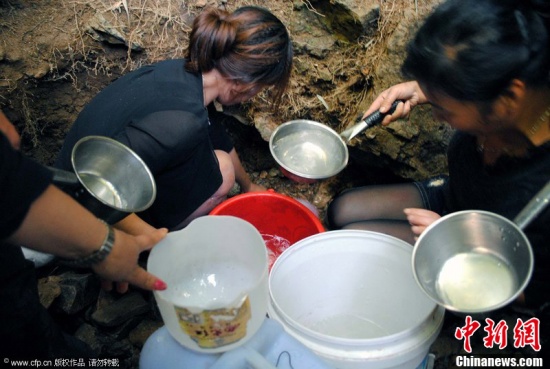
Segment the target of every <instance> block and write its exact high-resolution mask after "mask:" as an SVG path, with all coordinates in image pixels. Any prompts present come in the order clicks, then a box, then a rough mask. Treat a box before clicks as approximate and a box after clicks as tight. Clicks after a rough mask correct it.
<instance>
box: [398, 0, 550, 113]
mask: <svg viewBox="0 0 550 369" xmlns="http://www.w3.org/2000/svg"><path fill="white" fill-rule="evenodd" d="M548 9H549V2H548V0H538V1H536V0H532V1H527V0H523V1H522V0H447V1H446V2H444V3H442V4H441V5H439V6H438V7H437V8H436V9H435V10H434V12H433V13H432V14H431V15H429V16H428V17H427V18H426V21H425V23H424V24H423V25H422V26H421V28H420V30H419V31H418V33H417V35H416V37H415V38H414V40H413V41H412V42H411V43H410V44H409V47H408V55H407V57H406V59H405V62H404V64H403V67H402V71H403V74H404V75H405V76H406V77H408V78H412V79H416V80H417V81H418V82H419V83H421V85H423V86H425V87H427V88H428V89H429V90H434V91H437V92H441V93H444V94H446V95H447V96H449V97H451V98H455V99H457V100H463V101H472V102H474V101H478V102H480V103H483V102H492V101H494V100H495V99H496V98H497V97H498V96H499V95H500V94H502V93H503V92H504V91H505V90H506V88H507V87H508V86H509V84H510V82H511V81H512V79H515V78H517V79H520V80H522V81H524V82H525V83H526V85H528V86H530V87H541V86H546V85H548V84H549V47H548V46H549V45H548V43H549V36H548V29H547V24H548Z"/></svg>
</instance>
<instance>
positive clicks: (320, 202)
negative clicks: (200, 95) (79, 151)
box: [0, 0, 517, 369]
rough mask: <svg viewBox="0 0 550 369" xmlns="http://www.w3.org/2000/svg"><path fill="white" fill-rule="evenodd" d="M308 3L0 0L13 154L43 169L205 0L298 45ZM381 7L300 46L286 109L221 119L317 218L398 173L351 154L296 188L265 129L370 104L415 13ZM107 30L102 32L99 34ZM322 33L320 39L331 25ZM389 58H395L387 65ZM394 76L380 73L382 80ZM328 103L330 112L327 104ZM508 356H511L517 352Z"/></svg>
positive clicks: (348, 116) (167, 46)
mask: <svg viewBox="0 0 550 369" xmlns="http://www.w3.org/2000/svg"><path fill="white" fill-rule="evenodd" d="M436 2H437V1H436V0H433V1H428V0H426V1H420V0H419V1H415V2H414V3H415V5H416V10H417V12H418V9H420V13H419V15H418V16H417V17H416V18H415V19H416V20H418V19H420V18H421V16H422V14H425V12H426V11H427V9H429V8H430V7H431V6H433V4H434V3H436ZM312 3H315V2H314V1H313V2H312ZM312 3H310V2H309V1H294V2H291V1H287V0H251V1H241V0H236V1H227V0H220V1H215V0H197V1H190V2H187V1H174V0H171V1H162V2H161V1H158V0H157V1H147V0H133V1H132V0H127V1H125V0H122V1H117V0H94V1H84V0H0V32H1V41H0V107H1V108H2V110H3V111H4V112H5V113H6V115H7V116H8V117H9V118H10V119H11V120H12V122H14V123H15V124H16V126H17V127H18V129H19V131H20V132H21V134H22V137H23V148H22V150H23V151H24V152H25V153H27V154H28V155H30V156H31V157H33V158H35V159H36V160H37V161H39V162H41V163H43V164H47V165H49V164H51V163H52V162H53V160H54V159H55V157H56V155H57V152H58V151H59V148H60V147H61V144H62V141H63V138H64V136H65V134H66V131H67V130H68V128H69V127H70V125H71V123H72V122H73V121H74V119H75V117H76V115H77V114H78V112H79V111H80V110H81V109H82V108H83V106H84V105H85V104H86V103H87V102H88V101H89V100H90V99H91V98H92V97H93V96H94V95H95V94H96V93H97V92H98V91H100V90H101V89H102V88H103V87H105V86H106V85H108V84H109V83H110V82H111V81H113V80H115V79H116V78H117V77H118V76H120V75H122V74H124V73H125V72H127V71H129V70H133V69H136V68H137V67H139V66H140V65H143V64H148V63H150V62H153V61H156V60H161V59H167V58H176V57H181V56H182V55H183V51H184V50H185V47H186V42H187V40H186V36H187V33H188V32H189V20H190V19H192V17H193V15H194V14H197V12H199V11H200V10H201V9H203V8H204V7H205V6H209V5H212V6H220V7H227V8H228V9H229V10H231V9H233V8H236V7H237V6H239V5H248V4H255V5H261V6H265V7H268V8H270V9H271V10H272V11H274V12H275V13H276V14H277V15H279V16H280V17H281V18H282V19H285V20H288V21H289V22H291V23H292V25H293V26H291V30H294V31H295V33H294V36H295V38H296V39H297V40H298V41H299V40H300V39H301V38H306V39H307V38H310V39H311V35H310V33H308V32H313V31H311V29H308V28H307V27H306V26H308V25H310V26H312V25H313V24H314V21H313V20H312V18H307V17H306V18H299V16H298V15H296V14H302V15H303V14H304V13H305V14H309V15H308V17H309V16H311V14H312V13H313V11H312V10H314V8H312V5H311V4H312ZM380 4H381V14H382V17H381V19H382V21H381V22H380V23H379V29H378V31H377V32H375V33H374V35H370V36H369V37H365V38H364V39H360V40H358V41H357V42H356V43H355V44H351V45H350V44H349V43H347V42H344V41H342V40H340V41H338V42H335V46H334V48H335V49H333V50H332V51H331V52H328V55H325V56H323V57H322V58H320V57H318V56H317V57H316V56H313V55H312V54H311V53H308V52H304V51H302V50H298V53H297V57H296V59H297V70H296V71H295V76H294V78H293V82H292V86H291V91H290V92H289V93H288V96H287V104H286V106H285V109H281V110H279V111H275V112H272V111H270V110H269V106H268V104H267V102H266V101H265V97H263V96H259V97H258V98H256V99H254V101H252V102H251V103H250V104H247V105H246V106H244V107H243V108H242V109H241V110H239V114H241V115H242V116H244V118H245V121H246V122H247V123H245V124H243V123H241V122H238V121H236V120H228V121H227V123H226V127H227V128H228V130H229V131H230V133H231V135H232V136H233V138H234V140H235V145H236V148H237V150H238V152H239V154H240V156H241V159H242V160H243V164H244V166H245V169H247V171H248V172H249V173H250V175H251V177H252V179H253V181H255V182H257V183H259V184H261V185H263V186H265V187H266V188H270V189H274V190H275V191H277V192H279V193H283V194H287V195H289V196H292V197H295V198H300V199H304V200H307V201H309V202H310V203H312V204H314V205H315V206H316V207H317V208H318V210H319V213H320V216H321V218H323V217H324V213H325V210H326V205H327V204H328V202H329V201H330V199H331V198H332V197H333V196H334V195H335V194H336V193H338V192H340V191H342V190H343V189H345V188H349V187H352V186H357V185H363V184H373V183H388V182H400V181H404V180H407V178H403V177H400V176H398V175H396V172H395V171H394V170H392V168H391V167H380V166H376V165H373V166H367V167H365V165H363V163H360V162H354V161H353V160H352V162H350V164H349V165H348V167H347V168H346V169H345V170H344V171H343V172H341V173H340V174H339V175H338V176H335V177H333V178H330V179H327V180H324V181H320V182H317V183H314V184H299V183H296V182H293V181H291V180H289V179H287V178H285V177H284V176H283V175H282V174H281V172H280V171H279V170H278V169H277V166H276V163H275V162H274V160H273V158H272V157H271V155H270V153H269V148H268V143H267V141H266V135H267V134H268V132H269V127H271V128H273V127H274V126H276V125H278V124H280V123H281V122H285V121H288V120H291V119H296V117H300V118H309V119H313V120H318V121H324V122H326V123H327V124H329V125H331V126H332V128H334V129H336V130H341V129H342V127H343V123H342V122H349V121H351V120H352V119H355V117H356V115H357V114H358V113H360V112H362V111H363V110H364V109H365V108H366V107H367V106H368V102H369V98H371V96H372V93H374V92H375V91H376V89H375V88H372V84H373V83H374V82H373V81H375V80H376V78H377V76H376V75H374V71H375V70H376V69H377V68H379V67H380V66H379V65H378V63H379V62H380V60H384V59H383V58H381V57H380V55H381V54H382V53H383V52H382V51H381V50H383V46H384V41H386V40H387V39H386V36H388V35H389V34H391V33H392V32H393V31H394V30H395V29H397V26H396V23H398V22H399V19H396V18H395V17H390V16H389V15H391V14H394V13H392V12H394V11H395V9H396V8H399V7H405V8H406V7H412V9H413V10H414V6H413V5H411V4H412V2H407V1H405V0H401V1H380ZM297 9H299V10H300V11H296V10H297ZM98 15H99V16H98ZM98 23H100V24H99V25H98ZM105 25H109V26H110V27H111V28H109V30H108V31H106V29H105ZM94 27H95V28H94ZM102 27H103V28H102ZM100 29H102V30H103V31H99V30H100ZM320 29H323V27H320ZM93 30H95V31H93ZM316 32H317V31H316ZM324 32H325V34H321V36H319V37H318V38H319V39H321V38H323V37H325V36H326V33H327V32H328V33H330V30H326V29H325V30H324ZM342 45H344V46H345V47H344V46H342ZM389 58H390V59H391V58H395V55H393V56H390V57H389ZM385 60H387V59H385ZM393 63H394V64H395V65H398V64H399V63H398V62H397V61H395V60H393ZM387 69H391V68H390V67H388V68H387ZM327 70H328V71H330V72H331V73H332V76H333V77H331V78H329V79H326V78H325V79H324V77H323V72H325V71H327ZM395 81H396V82H397V79H396V80H395ZM391 82H392V80H391V79H388V78H386V80H385V83H386V84H391ZM324 90H330V91H331V93H330V94H328V96H329V97H327V99H326V100H322V99H319V98H318V96H319V93H321V92H322V91H324ZM325 104H327V105H331V106H332V108H331V109H330V110H328V111H327V109H326V107H325V106H324V105H325ZM438 169H439V168H438ZM404 303H407V302H404ZM463 324H464V320H463V318H462V317H460V318H459V317H453V316H451V317H450V318H449V319H447V320H446V323H445V327H444V329H443V332H442V334H441V335H440V337H439V338H438V340H437V341H436V343H435V344H434V347H433V350H432V351H433V352H434V354H435V355H436V362H435V368H438V369H440V368H441V369H442V368H454V367H455V361H454V360H455V356H456V355H458V354H463V353H464V352H463V350H462V342H460V341H459V340H457V339H456V338H454V331H455V329H456V328H457V327H459V326H462V325H463ZM476 347H479V346H476ZM474 353H476V352H474ZM510 353H511V354H512V355H515V356H517V352H516V351H511V352H510ZM504 354H506V352H502V351H498V352H496V353H495V352H494V351H493V352H492V353H490V354H489V355H500V356H502V355H504Z"/></svg>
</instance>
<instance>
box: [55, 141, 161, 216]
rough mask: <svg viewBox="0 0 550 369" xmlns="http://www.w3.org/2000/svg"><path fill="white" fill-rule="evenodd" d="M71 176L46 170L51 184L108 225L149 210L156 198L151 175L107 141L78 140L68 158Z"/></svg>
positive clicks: (135, 158)
mask: <svg viewBox="0 0 550 369" xmlns="http://www.w3.org/2000/svg"><path fill="white" fill-rule="evenodd" d="M71 163H72V166H73V170H74V173H73V172H68V171H64V170H61V169H57V168H52V167H50V168H49V169H50V170H51V171H52V172H53V173H54V178H53V181H54V183H55V184H56V185H58V186H59V187H60V188H61V189H62V190H64V191H65V192H67V193H68V194H70V195H71V196H72V197H74V198H75V199H76V200H77V201H78V202H80V203H81V204H82V205H83V206H84V207H85V208H87V209H88V210H89V211H90V212H92V213H93V214H94V215H95V216H97V217H98V218H100V219H102V220H104V221H105V222H107V223H109V224H113V223H116V222H118V221H120V220H122V219H123V218H125V217H126V216H128V215H129V214H131V213H136V212H140V211H143V210H146V209H147V208H149V207H150V206H151V205H152V204H153V202H154V200H155V197H156V193H157V190H156V184H155V180H154V178H153V175H152V174H151V171H150V170H149V168H148V167H147V165H146V164H145V163H144V162H143V160H142V159H141V158H140V157H139V156H138V155H137V154H136V153H135V152H133V151H132V150H131V149H130V148H128V147H127V146H125V145H123V144H122V143H120V142H118V141H116V140H113V139H111V138H108V137H102V136H87V137H84V138H82V139H80V140H79V141H78V142H77V143H76V144H75V146H74V148H73V150H72V154H71Z"/></svg>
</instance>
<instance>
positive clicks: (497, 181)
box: [327, 0, 550, 307]
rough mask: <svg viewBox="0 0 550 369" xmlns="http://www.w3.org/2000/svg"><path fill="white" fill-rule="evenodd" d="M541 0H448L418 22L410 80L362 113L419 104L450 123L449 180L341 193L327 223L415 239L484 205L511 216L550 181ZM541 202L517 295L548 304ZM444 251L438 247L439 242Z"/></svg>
mask: <svg viewBox="0 0 550 369" xmlns="http://www.w3.org/2000/svg"><path fill="white" fill-rule="evenodd" d="M548 10H549V7H548V2H547V1H536V0H534V1H531V2H529V1H513V0H506V1H501V0H449V1H446V2H444V3H443V4H441V5H440V6H438V7H437V8H436V9H435V11H434V12H433V13H432V14H431V15H430V16H429V17H428V18H427V19H426V21H425V23H424V24H423V26H422V27H421V28H420V30H419V31H418V33H417V35H416V37H415V38H414V40H413V41H412V42H411V44H410V45H409V49H408V55H407V58H406V60H405V62H404V65H403V72H404V74H405V76H407V77H409V78H411V79H412V81H410V82H405V83H402V84H398V85H396V86H393V87H391V88H389V89H387V90H386V91H383V92H382V93H381V94H380V95H379V96H378V97H377V99H376V100H375V101H374V102H373V103H372V105H371V107H370V108H369V109H368V111H367V112H366V114H369V113H371V112H373V111H375V110H378V109H380V111H382V112H385V111H387V110H388V109H389V107H390V105H391V103H392V102H393V101H395V100H397V99H401V100H403V101H404V103H400V104H399V106H398V107H397V109H396V110H395V112H394V113H393V114H391V115H389V116H387V117H386V118H385V119H384V122H383V124H388V123H389V122H390V121H392V120H395V119H398V118H401V117H405V116H407V115H408V113H409V112H410V109H411V108H413V107H414V106H415V105H418V104H424V103H428V104H431V106H432V111H433V114H434V117H435V118H436V119H440V120H444V121H446V122H448V123H449V124H450V125H451V127H453V128H455V129H456V133H455V135H454V137H453V138H452V140H451V143H450V145H449V149H448V178H447V177H446V176H442V177H439V178H436V179H429V180H427V181H425V182H418V183H410V184H395V185H390V186H370V187H363V188H356V189H352V190H349V191H346V192H344V193H342V194H340V195H339V196H338V197H336V198H335V199H334V201H333V202H332V203H331V204H330V206H329V209H328V212H327V216H328V221H329V223H330V224H331V228H333V229H341V228H346V229H365V230H372V231H378V232H383V233H387V234H390V235H393V236H395V237H399V238H401V239H403V240H405V241H407V242H409V243H411V244H414V242H415V237H416V236H417V235H419V234H420V233H421V232H422V231H423V230H424V229H425V228H426V227H427V226H428V225H429V224H431V223H432V222H433V221H435V220H436V219H438V218H439V217H440V216H442V215H445V214H447V213H451V212H456V211H460V210H473V209H478V210H486V211H491V212H495V213H498V214H500V215H503V216H505V217H507V218H509V219H510V220H513V218H514V217H515V216H516V215H517V214H518V213H519V212H520V211H521V210H522V209H523V207H524V206H525V205H526V204H527V203H528V202H529V201H530V200H531V198H533V197H534V196H535V194H536V193H537V192H538V191H539V190H540V189H541V188H542V187H543V186H544V185H545V184H546V183H547V182H548V181H549V180H550V79H549V72H550V48H549V42H550V32H549V28H548V24H549V18H548V16H549V12H548ZM549 225H550V208H547V209H546V210H545V211H543V212H542V213H541V214H540V215H539V216H538V217H537V218H536V219H535V220H534V221H533V222H532V223H531V224H530V225H529V226H528V227H527V228H526V229H525V233H526V235H527V237H528V238H529V240H530V242H531V245H532V246H533V250H534V253H535V268H534V275H533V278H532V280H531V283H530V285H529V287H528V289H527V291H526V294H525V296H526V302H527V304H528V305H530V306H533V307H543V306H546V305H548V302H549V301H550V297H549V294H548V291H550V290H549V289H548V288H547V287H546V286H545V284H546V274H548V266H549V263H550V255H549V254H550V227H549ZM442 247H444V245H442Z"/></svg>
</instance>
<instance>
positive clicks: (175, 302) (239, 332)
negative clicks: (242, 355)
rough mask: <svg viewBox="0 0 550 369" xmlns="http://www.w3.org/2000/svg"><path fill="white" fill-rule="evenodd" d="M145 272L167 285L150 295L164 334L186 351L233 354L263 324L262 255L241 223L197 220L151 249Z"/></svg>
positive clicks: (259, 242)
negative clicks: (168, 335)
mask: <svg viewBox="0 0 550 369" xmlns="http://www.w3.org/2000/svg"><path fill="white" fill-rule="evenodd" d="M147 269H148V270H149V271H150V272H151V273H153V274H155V275H157V276H158V277H159V278H161V279H163V280H164V281H166V283H167V285H168V288H167V289H166V290H164V291H155V292H154V296H155V299H156V301H157V305H158V307H159V310H160V313H161V315H162V319H163V321H164V323H165V325H166V327H167V329H168V331H169V332H170V334H171V335H172V336H173V337H174V339H176V340H177V341H178V342H179V343H180V344H181V345H183V346H185V347H187V348H189V349H191V350H194V351H198V352H204V353H210V354H211V353H219V352H225V351H229V350H231V349H234V348H236V347H238V346H240V345H242V344H244V343H245V342H246V341H248V340H249V339H250V338H251V337H252V336H253V335H254V333H256V331H258V329H260V326H261V324H262V323H263V321H264V320H265V317H266V313H267V305H268V299H269V297H268V286H267V274H268V271H267V251H266V249H265V245H264V242H263V239H262V236H261V235H260V233H259V232H258V230H256V228H254V226H253V225H252V224H250V223H248V222H247V221H245V220H242V219H239V218H237V217H233V216H204V217H200V218H197V219H195V220H194V221H192V222H191V223H190V224H189V225H188V226H187V227H186V228H184V229H182V230H180V231H175V232H170V233H169V234H168V235H167V236H166V237H165V238H164V239H162V240H161V241H160V242H159V243H158V244H157V245H156V246H155V247H154V248H153V250H152V251H151V254H150V255H149V259H148V261H147Z"/></svg>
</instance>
